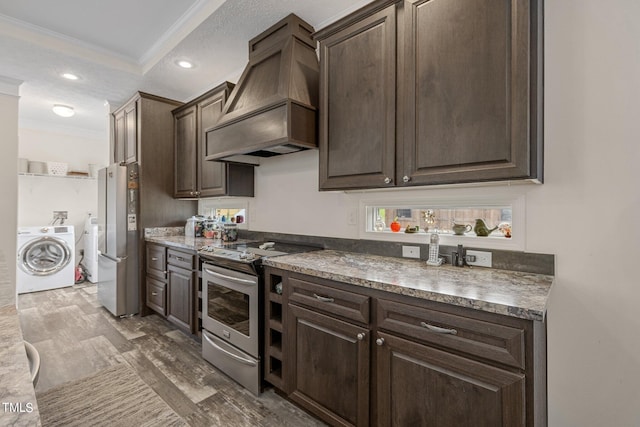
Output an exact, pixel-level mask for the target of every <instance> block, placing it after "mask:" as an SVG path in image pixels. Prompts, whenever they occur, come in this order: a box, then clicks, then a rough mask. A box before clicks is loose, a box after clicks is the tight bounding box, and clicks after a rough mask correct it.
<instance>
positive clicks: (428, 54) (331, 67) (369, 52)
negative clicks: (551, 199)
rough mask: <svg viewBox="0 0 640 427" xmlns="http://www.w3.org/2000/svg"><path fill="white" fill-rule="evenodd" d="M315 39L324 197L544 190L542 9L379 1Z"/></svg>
mask: <svg viewBox="0 0 640 427" xmlns="http://www.w3.org/2000/svg"><path fill="white" fill-rule="evenodd" d="M315 38H316V39H317V40H319V42H320V69H321V91H320V98H321V106H322V108H321V110H320V189H321V190H332V189H349V188H375V187H387V186H411V185H433V184H450V183H465V182H480V181H499V180H513V179H529V180H532V181H538V182H541V181H542V131H541V129H542V128H541V126H542V5H541V1H539V0H504V1H503V0H478V1H475V0H404V1H383V0H380V1H375V2H373V3H371V4H369V5H367V6H365V7H364V8H362V9H361V10H359V11H357V12H354V13H353V14H351V15H349V16H347V17H346V18H344V19H342V20H341V21H338V22H336V23H334V24H332V25H330V26H329V27H327V28H325V29H322V30H320V31H318V32H317V33H316V34H315ZM390 43H392V44H393V45H392V46H390ZM358 52H359V53H358ZM394 67H395V68H394ZM348 69H352V70H351V71H350V72H349V71H345V70H348ZM354 76H356V77H354ZM356 78H360V79H361V81H354V80H356ZM347 85H348V86H347ZM382 141H384V143H383V142H382ZM388 153H391V154H388ZM367 156H368V157H367ZM346 159H348V160H349V161H347V160H346ZM352 159H355V160H352Z"/></svg>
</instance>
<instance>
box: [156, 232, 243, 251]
mask: <svg viewBox="0 0 640 427" xmlns="http://www.w3.org/2000/svg"><path fill="white" fill-rule="evenodd" d="M145 240H146V241H147V242H151V243H158V244H160V245H165V246H170V247H173V248H178V249H187V250H190V251H194V252H197V251H198V250H200V248H201V247H203V246H215V247H217V248H223V247H225V246H229V245H240V244H242V243H248V242H253V241H254V240H246V239H238V240H236V241H235V242H223V241H221V240H217V239H205V238H204V237H185V236H146V237H145Z"/></svg>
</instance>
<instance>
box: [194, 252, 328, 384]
mask: <svg viewBox="0 0 640 427" xmlns="http://www.w3.org/2000/svg"><path fill="white" fill-rule="evenodd" d="M318 249H321V248H318V247H312V246H302V245H297V244H289V243H275V242H266V243H263V242H248V243H240V244H236V245H227V246H224V247H216V246H205V247H203V248H201V249H200V250H199V251H198V254H199V255H200V257H201V258H202V259H203V260H204V261H205V262H204V263H203V264H202V328H203V330H202V337H203V340H202V357H203V358H204V359H205V360H207V361H208V362H210V363H211V364H212V365H214V366H216V367H217V368H218V369H220V370H221V371H223V372H224V373H226V374H227V375H229V376H230V377H231V378H233V379H235V380H236V381H237V382H238V383H240V384H241V385H243V386H244V387H245V388H247V389H248V390H249V391H251V392H252V393H254V394H256V395H258V394H259V393H260V391H261V389H262V387H261V384H262V380H261V379H262V361H261V360H262V351H263V347H264V346H263V342H264V337H263V331H264V328H263V317H264V316H263V307H264V302H263V301H264V295H263V289H262V288H263V286H262V282H263V277H262V259H263V258H265V257H273V256H279V255H286V254H289V253H299V252H308V251H311V250H318Z"/></svg>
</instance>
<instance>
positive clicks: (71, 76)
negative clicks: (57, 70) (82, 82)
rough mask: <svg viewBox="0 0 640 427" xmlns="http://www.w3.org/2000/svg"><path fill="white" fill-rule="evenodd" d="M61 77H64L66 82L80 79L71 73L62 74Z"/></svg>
mask: <svg viewBox="0 0 640 427" xmlns="http://www.w3.org/2000/svg"><path fill="white" fill-rule="evenodd" d="M62 77H64V78H65V79H67V80H78V79H79V78H80V77H78V76H77V75H75V74H73V73H64V74H62Z"/></svg>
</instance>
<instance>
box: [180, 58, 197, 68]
mask: <svg viewBox="0 0 640 427" xmlns="http://www.w3.org/2000/svg"><path fill="white" fill-rule="evenodd" d="M176 64H177V65H178V67H182V68H187V69H189V68H193V63H192V62H189V61H185V60H184V59H181V60H179V61H176Z"/></svg>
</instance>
